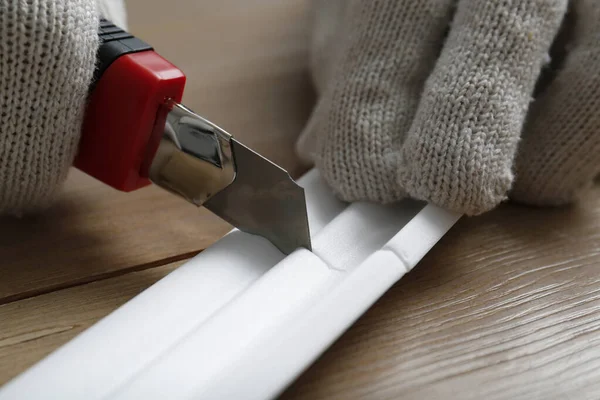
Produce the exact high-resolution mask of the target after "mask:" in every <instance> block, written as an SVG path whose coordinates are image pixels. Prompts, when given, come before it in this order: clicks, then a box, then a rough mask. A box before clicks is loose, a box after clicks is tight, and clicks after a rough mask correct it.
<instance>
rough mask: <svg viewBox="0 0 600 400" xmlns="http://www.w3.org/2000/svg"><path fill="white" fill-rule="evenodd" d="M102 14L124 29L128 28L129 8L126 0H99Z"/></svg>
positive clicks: (99, 8)
mask: <svg viewBox="0 0 600 400" xmlns="http://www.w3.org/2000/svg"><path fill="white" fill-rule="evenodd" d="M98 10H99V11H100V15H101V16H102V17H104V18H106V19H108V20H110V21H111V22H112V23H113V24H115V25H117V26H118V27H119V28H121V29H123V30H127V29H128V27H127V10H126V8H125V3H124V0H98Z"/></svg>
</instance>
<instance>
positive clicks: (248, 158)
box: [203, 139, 311, 254]
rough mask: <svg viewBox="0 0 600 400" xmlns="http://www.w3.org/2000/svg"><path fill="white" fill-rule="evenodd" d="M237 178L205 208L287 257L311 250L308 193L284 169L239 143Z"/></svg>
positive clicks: (233, 144)
mask: <svg viewBox="0 0 600 400" xmlns="http://www.w3.org/2000/svg"><path fill="white" fill-rule="evenodd" d="M231 147H232V150H233V156H234V159H235V164H236V176H235V179H234V181H233V183H231V184H230V185H229V186H227V187H226V188H225V189H223V190H221V191H220V192H218V193H217V194H215V195H214V196H213V197H211V198H210V199H209V200H208V201H206V202H205V203H204V204H203V206H204V207H206V208H207V209H209V210H210V211H212V212H213V213H215V214H216V215H217V216H219V217H220V218H222V219H224V220H225V221H227V222H229V223H230V224H231V225H233V226H235V227H237V228H238V229H240V230H241V231H244V232H248V233H251V234H256V235H260V236H263V237H265V238H266V239H268V240H269V241H270V242H271V243H273V244H274V245H275V246H276V247H277V248H278V249H279V250H281V251H282V252H283V253H285V254H290V253H291V252H293V251H294V250H296V249H297V248H299V247H304V248H306V249H308V250H311V242H310V231H309V226H308V215H307V212H306V199H305V195H304V189H303V188H302V187H300V186H298V184H297V183H296V182H294V180H293V179H292V178H291V177H290V175H289V174H288V173H287V171H285V170H284V169H282V168H280V167H279V166H277V165H276V164H273V163H272V162H271V161H269V160H267V159H266V158H264V157H262V156H261V155H260V154H257V153H255V152H254V151H252V150H251V149H249V148H248V147H246V146H244V145H243V144H241V143H240V142H238V141H236V140H235V139H231Z"/></svg>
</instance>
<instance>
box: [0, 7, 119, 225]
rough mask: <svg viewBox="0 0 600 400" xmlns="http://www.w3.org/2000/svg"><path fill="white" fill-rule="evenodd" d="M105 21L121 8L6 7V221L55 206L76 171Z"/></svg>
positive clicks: (0, 152) (2, 99)
mask: <svg viewBox="0 0 600 400" xmlns="http://www.w3.org/2000/svg"><path fill="white" fill-rule="evenodd" d="M100 14H102V15H104V16H106V17H107V18H110V19H112V20H113V21H114V22H115V23H118V24H120V25H121V26H123V27H126V26H125V23H126V21H125V17H126V15H125V9H124V7H123V3H122V0H99V1H98V3H97V2H96V0H85V1H82V0H41V1H15V0H0V214H4V213H12V214H21V213H24V212H28V211H32V210H38V209H40V208H44V207H45V206H46V205H49V204H51V203H52V201H53V198H54V197H56V195H57V193H58V192H59V191H60V187H61V184H62V183H63V181H64V180H65V178H66V175H67V172H68V169H69V167H70V166H71V165H72V163H73V159H74V156H75V152H76V149H77V143H78V142H79V136H80V129H81V124H82V120H83V113H84V110H85V105H86V98H87V93H88V88H89V85H90V83H91V79H92V75H93V72H94V67H95V62H96V51H97V49H98V22H99V16H100Z"/></svg>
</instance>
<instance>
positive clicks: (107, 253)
mask: <svg viewBox="0 0 600 400" xmlns="http://www.w3.org/2000/svg"><path fill="white" fill-rule="evenodd" d="M307 1H308V0H286V1H281V0H252V1H246V0H222V1H210V0H202V1H200V0H199V1H195V0H173V1H171V2H164V1H158V0H127V5H128V8H129V11H130V30H131V31H132V32H133V33H135V34H137V35H138V36H140V37H142V38H144V39H145V40H147V41H148V42H150V43H152V44H153V45H154V46H155V48H156V50H157V51H158V52H159V53H161V54H163V55H164V56H165V57H166V58H168V59H170V60H171V61H172V62H174V63H175V64H177V65H178V66H179V67H180V68H181V69H182V70H184V71H185V72H186V74H187V75H188V85H187V89H186V94H185V96H184V99H185V103H186V104H187V105H188V106H189V107H191V108H193V109H195V110H197V111H198V112H199V113H201V114H203V115H204V116H206V117H207V118H209V119H211V120H213V121H214V122H215V123H217V124H219V125H221V126H222V127H223V128H225V129H227V130H228V131H230V132H231V133H232V134H234V135H235V136H237V137H238V138H240V140H242V141H243V142H245V143H248V144H250V145H251V146H254V147H256V148H257V149H259V150H260V151H261V152H264V153H265V154H267V155H268V156H269V157H271V158H273V159H274V160H276V161H277V162H279V163H281V164H282V165H284V166H285V167H286V168H288V169H290V170H291V171H292V173H293V174H298V173H299V172H300V171H301V170H302V167H301V166H300V165H299V163H298V161H297V159H296V158H295V156H294V154H293V141H294V138H295V137H296V136H297V135H298V133H299V132H300V130H301V129H302V126H303V125H304V123H305V121H306V119H307V117H308V115H309V112H310V108H311V105H312V104H313V102H314V95H313V93H312V89H311V87H310V85H309V78H308V73H307V67H306V65H307V61H308V60H307V44H308V42H307ZM175 5H177V6H178V7H174V6H175ZM190 207H191V206H189V205H188V204H187V203H185V202H183V201H181V200H179V199H177V198H174V197H173V196H171V195H169V194H167V193H164V192H162V191H161V190H160V189H157V188H147V189H144V190H142V191H140V192H138V193H132V194H127V195H126V194H123V193H118V192H116V191H113V190H111V189H109V188H106V187H104V186H102V185H101V184H99V183H98V182H95V181H94V180H92V179H91V178H88V177H87V176H85V175H83V174H81V173H79V172H77V171H73V172H72V174H71V176H70V178H69V181H68V183H67V185H66V188H65V193H64V196H63V198H62V200H61V201H60V202H59V203H58V204H56V205H54V206H53V207H52V208H51V209H50V210H48V211H47V212H46V213H44V214H42V215H39V216H36V217H28V218H25V219H23V220H15V219H2V220H0V260H2V261H1V263H0V268H1V269H0V304H1V305H0V385H1V384H3V383H4V382H6V381H7V380H9V379H10V378H11V377H13V376H15V375H17V374H18V373H20V372H21V371H23V370H24V369H26V368H27V367H29V366H30V365H32V364H33V363H35V362H36V361H38V360H39V359H41V358H42V357H44V356H45V355H47V354H48V353H50V352H51V351H53V350H54V349H56V348H57V347H58V346H60V345H62V344H63V343H65V342H67V341H68V340H70V339H71V338H73V337H74V336H75V335H77V334H78V333H79V332H81V331H82V330H84V329H85V328H87V327H88V326H90V325H91V324H92V323H94V322H95V321H97V320H99V319H100V318H102V317H104V316H105V315H107V314H108V313H110V312H111V311H113V310H114V309H115V308H116V307H118V306H119V305H121V304H123V303H124V302H126V301H127V300H128V299H130V298H131V297H132V296H134V295H135V294H137V293H139V292H140V291H141V290H143V289H144V288H146V287H148V286H150V285H151V284H152V283H154V282H155V281H156V280H158V279H160V278H161V277H162V276H164V275H165V274H167V273H168V272H169V271H171V270H172V269H173V268H175V267H176V266H177V265H179V263H180V262H183V261H184V260H186V259H187V258H189V257H190V256H191V255H193V254H195V253H196V252H198V251H201V250H202V249H203V248H205V247H206V246H208V245H210V244H211V243H212V242H214V241H215V240H217V239H218V238H219V237H220V236H221V235H222V234H223V233H224V232H225V231H226V230H227V229H229V226H227V225H226V224H224V223H223V222H222V221H220V220H218V219H217V218H216V217H214V216H212V215H211V214H210V213H208V212H206V211H204V210H196V209H194V208H193V207H191V208H190ZM599 281H600V187H599V186H597V187H595V188H594V190H593V191H592V192H591V193H590V194H589V195H588V196H587V197H586V198H585V199H584V201H583V202H582V203H581V204H580V205H578V206H576V207H571V208H565V209H553V210H547V209H546V210H544V209H535V208H527V207H521V206H517V205H505V206H502V207H500V208H499V209H498V210H496V211H494V212H491V213H489V214H487V215H484V216H481V217H477V218H467V219H463V220H461V221H460V222H459V223H458V224H457V225H456V226H455V227H454V228H453V229H452V230H451V231H450V233H449V234H448V235H447V236H446V237H445V238H444V239H442V241H441V242H440V243H439V244H438V245H437V246H436V247H435V248H434V249H433V250H432V251H431V252H430V253H429V254H428V255H427V256H426V257H425V258H424V259H423V260H422V261H421V263H419V265H418V266H417V267H416V268H415V269H414V270H413V271H412V272H411V273H410V274H408V275H407V276H405V277H404V278H403V279H402V280H401V281H400V282H399V283H398V284H396V285H395V286H394V287H393V288H391V289H390V290H389V291H388V293H387V294H386V295H385V296H383V297H382V298H381V299H380V301H379V302H377V303H376V304H375V306H374V307H373V308H372V309H371V310H369V311H368V312H367V313H366V314H365V315H364V316H363V317H362V318H360V319H359V321H357V323H356V324H355V325H354V326H353V327H352V328H350V329H349V330H348V332H346V333H345V334H344V335H343V336H342V337H341V338H340V339H339V340H338V341H337V342H336V343H335V344H334V345H333V347H331V348H330V349H329V350H327V351H326V352H325V353H324V354H323V356H322V357H321V358H320V359H319V360H318V361H317V362H316V363H315V364H314V365H313V366H312V367H310V368H309V369H308V370H307V371H306V372H305V373H304V374H303V375H302V376H301V377H300V378H299V379H298V380H297V381H296V382H295V383H294V384H293V385H292V386H291V387H290V388H289V389H288V390H286V392H285V393H284V394H283V395H282V396H281V398H283V399H454V398H456V399H480V398H485V399H486V400H491V399H521V398H522V399H566V398H569V399H600V282H599Z"/></svg>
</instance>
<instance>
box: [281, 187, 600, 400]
mask: <svg viewBox="0 0 600 400" xmlns="http://www.w3.org/2000/svg"><path fill="white" fill-rule="evenodd" d="M282 398H284V399H331V398H336V399H448V398H456V399H486V400H492V399H600V187H596V188H595V189H594V190H593V192H591V193H590V194H589V196H588V197H587V198H586V199H585V201H584V202H583V203H582V204H580V205H579V206H578V207H572V208H568V209H560V210H558V209H555V210H541V209H533V208H527V207H520V206H516V205H507V206H503V207H500V208H499V209H498V210H496V211H494V212H491V213H489V214H487V215H485V216H481V217H477V218H469V219H463V220H461V221H459V222H458V224H457V225H456V226H455V227H454V228H453V229H452V230H451V231H450V232H449V233H448V235H446V236H445V237H444V238H443V239H442V240H441V242H440V243H438V245H437V246H436V247H434V249H433V250H432V251H431V252H430V253H429V254H428V255H427V256H426V257H425V258H424V259H423V260H422V261H421V262H420V263H419V264H418V265H417V266H416V267H415V269H414V270H413V271H412V272H411V273H409V274H408V275H407V276H405V277H404V278H403V279H402V280H401V281H400V282H399V283H398V284H396V285H395V286H394V287H392V288H391V289H390V290H389V291H388V293H387V294H386V295H385V296H383V297H382V298H381V299H380V301H379V302H378V303H376V304H375V305H374V306H373V308H372V309H371V310H369V311H368V312H367V313H366V314H365V315H364V316H363V318H361V319H360V320H359V321H358V322H357V324H356V325H355V326H353V327H352V328H351V329H350V330H349V331H348V332H347V333H346V334H345V335H344V336H343V337H342V338H341V339H340V340H339V341H338V342H337V343H336V344H335V345H334V346H333V347H332V348H331V349H329V350H328V351H327V352H326V354H325V355H324V356H323V357H322V358H321V359H320V360H319V361H318V362H317V363H316V364H315V365H314V366H313V367H311V368H310V369H309V370H308V371H307V372H306V373H305V374H304V375H303V376H302V377H301V378H300V379H299V380H298V381H297V382H296V383H295V384H294V385H293V386H292V387H290V388H289V390H288V391H287V392H286V393H285V394H284V395H283V396H282Z"/></svg>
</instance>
